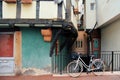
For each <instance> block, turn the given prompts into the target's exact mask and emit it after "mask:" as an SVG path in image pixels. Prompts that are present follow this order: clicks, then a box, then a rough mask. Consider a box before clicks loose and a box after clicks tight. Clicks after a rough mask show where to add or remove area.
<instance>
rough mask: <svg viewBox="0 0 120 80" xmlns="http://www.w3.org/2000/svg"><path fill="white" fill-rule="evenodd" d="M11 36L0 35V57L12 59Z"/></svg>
mask: <svg viewBox="0 0 120 80" xmlns="http://www.w3.org/2000/svg"><path fill="white" fill-rule="evenodd" d="M13 38H14V36H13V34H0V57H13Z"/></svg>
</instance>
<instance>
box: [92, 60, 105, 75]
mask: <svg viewBox="0 0 120 80" xmlns="http://www.w3.org/2000/svg"><path fill="white" fill-rule="evenodd" d="M95 68H96V70H94V69H95ZM92 69H93V71H92V72H93V74H94V75H97V76H100V75H103V73H104V71H105V64H104V62H103V61H102V60H101V59H95V60H94V61H93V63H92Z"/></svg>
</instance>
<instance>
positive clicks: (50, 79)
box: [0, 74, 120, 80]
mask: <svg viewBox="0 0 120 80" xmlns="http://www.w3.org/2000/svg"><path fill="white" fill-rule="evenodd" d="M0 80H120V75H103V76H94V75H91V74H90V75H89V74H88V75H82V76H79V77H77V78H72V77H69V76H63V75H62V76H53V75H43V76H40V75H39V76H0Z"/></svg>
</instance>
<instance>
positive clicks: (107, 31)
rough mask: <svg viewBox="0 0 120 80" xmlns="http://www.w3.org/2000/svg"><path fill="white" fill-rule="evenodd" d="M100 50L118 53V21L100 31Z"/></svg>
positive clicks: (119, 44) (119, 24)
mask: <svg viewBox="0 0 120 80" xmlns="http://www.w3.org/2000/svg"><path fill="white" fill-rule="evenodd" d="M101 50H102V51H112V50H115V51H118V50H119V51H120V19H119V20H117V21H115V22H114V23H112V24H110V25H108V26H107V27H104V28H102V29H101Z"/></svg>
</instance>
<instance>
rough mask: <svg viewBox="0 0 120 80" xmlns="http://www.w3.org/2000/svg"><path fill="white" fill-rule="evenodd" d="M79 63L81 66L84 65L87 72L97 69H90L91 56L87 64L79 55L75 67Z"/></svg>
mask: <svg viewBox="0 0 120 80" xmlns="http://www.w3.org/2000/svg"><path fill="white" fill-rule="evenodd" d="M79 63H81V64H82V66H84V67H85V68H86V69H87V71H88V72H90V71H93V70H97V69H98V68H94V69H91V66H92V63H93V59H92V57H91V58H90V63H89V65H87V64H86V63H85V62H84V61H83V60H82V59H81V57H80V56H79V57H78V59H77V64H76V67H77V65H78V64H79ZM76 67H75V69H76Z"/></svg>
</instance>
